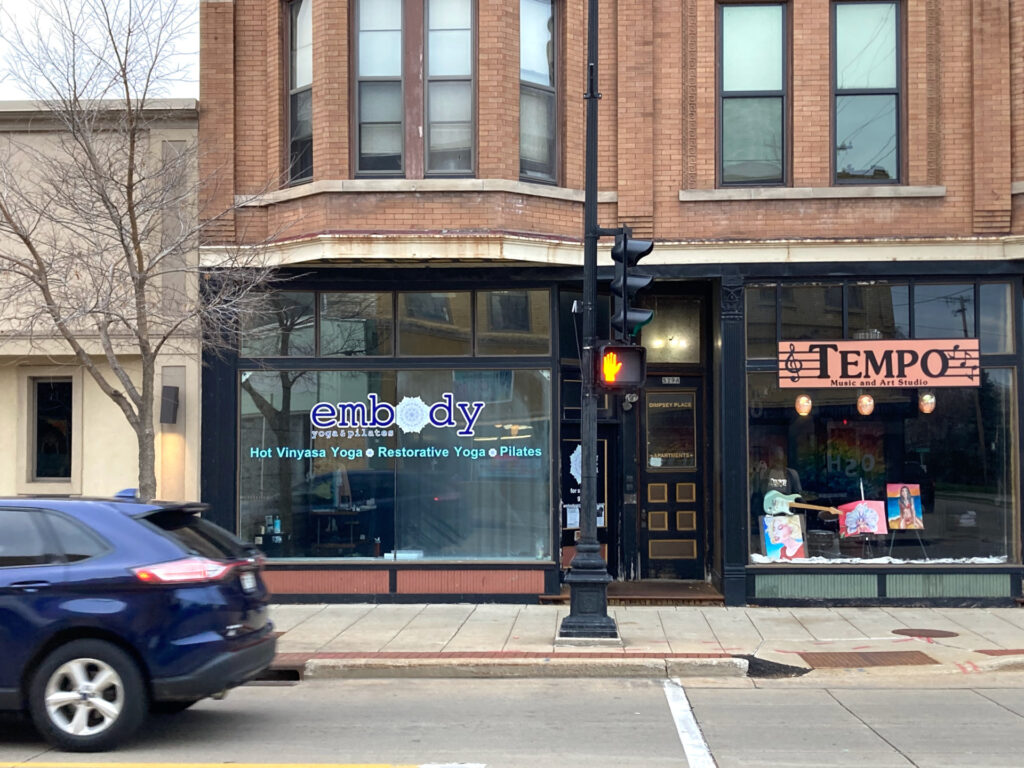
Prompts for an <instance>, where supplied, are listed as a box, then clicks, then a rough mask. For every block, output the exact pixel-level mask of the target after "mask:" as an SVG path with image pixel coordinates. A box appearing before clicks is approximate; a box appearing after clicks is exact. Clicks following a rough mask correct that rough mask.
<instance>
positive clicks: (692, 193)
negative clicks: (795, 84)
mask: <svg viewBox="0 0 1024 768" xmlns="http://www.w3.org/2000/svg"><path fill="white" fill-rule="evenodd" d="M945 195H946V188H945V186H940V185H935V186H900V185H896V184H885V185H877V186H867V185H865V186H848V187H847V186H843V187H729V188H727V189H681V190H679V201H680V202H682V203H707V202H725V201H732V200H850V199H856V200H871V199H875V198H884V199H891V198H899V197H945Z"/></svg>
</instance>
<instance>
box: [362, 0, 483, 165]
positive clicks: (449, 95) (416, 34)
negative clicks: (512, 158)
mask: <svg viewBox="0 0 1024 768" xmlns="http://www.w3.org/2000/svg"><path fill="white" fill-rule="evenodd" d="M356 30H357V34H356V46H357V56H356V69H357V72H356V76H357V80H356V82H357V84H356V100H357V106H356V110H355V111H356V115H357V118H356V119H357V132H358V139H357V142H356V144H357V149H356V153H357V158H356V170H357V172H358V173H360V174H363V175H371V174H372V175H388V176H401V175H405V176H406V177H408V178H417V177H420V176H423V175H437V176H464V175H469V174H472V173H473V167H474V148H475V147H474V145H475V142H474V136H475V134H476V127H475V123H474V119H473V115H474V99H473V86H474V81H473V77H474V45H473V3H472V0H425V2H424V0H406V2H403V0H359V3H358V6H357V13H356Z"/></svg>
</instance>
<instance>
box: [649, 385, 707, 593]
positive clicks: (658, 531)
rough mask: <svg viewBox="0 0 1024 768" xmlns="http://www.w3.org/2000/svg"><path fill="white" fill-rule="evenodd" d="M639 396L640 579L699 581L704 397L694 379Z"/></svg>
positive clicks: (651, 387) (655, 387)
mask: <svg viewBox="0 0 1024 768" xmlns="http://www.w3.org/2000/svg"><path fill="white" fill-rule="evenodd" d="M676 381H678V382H679V384H678V385H673V386H671V387H663V386H658V385H657V384H656V383H655V381H654V379H653V377H652V380H651V381H649V382H648V387H647V388H646V390H645V393H644V399H643V406H644V410H643V413H644V419H643V424H642V429H643V435H644V439H643V440H642V445H643V448H644V455H643V470H642V472H641V491H640V499H639V502H640V523H639V524H640V532H639V544H640V563H641V578H645V579H659V578H660V579H703V578H704V575H705V574H704V529H705V525H704V521H705V519H706V514H705V510H704V506H703V503H704V489H703V464H702V462H704V461H706V459H707V457H705V456H702V455H701V453H702V451H701V444H702V440H701V435H702V434H703V430H702V423H703V397H702V394H703V392H702V386H701V382H700V380H699V379H676Z"/></svg>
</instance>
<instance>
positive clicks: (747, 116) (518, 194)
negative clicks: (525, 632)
mask: <svg viewBox="0 0 1024 768" xmlns="http://www.w3.org/2000/svg"><path fill="white" fill-rule="evenodd" d="M201 7H202V11H201V13H202V16H201V24H202V35H201V46H202V47H201V61H202V65H201V99H200V102H201V108H200V139H201V142H202V145H203V147H204V153H203V158H202V168H201V170H202V172H203V173H204V174H205V175H206V176H207V177H209V178H210V179H211V180H212V181H213V183H211V184H210V194H209V197H208V199H207V201H206V205H207V210H208V211H209V212H210V213H211V215H212V213H213V212H216V211H219V210H222V209H226V208H228V207H229V206H231V205H232V204H235V203H237V204H238V206H239V207H238V208H237V209H236V210H235V212H234V213H233V214H232V215H231V216H224V217H220V218H217V219H216V220H215V221H211V224H210V226H209V233H208V246H207V247H206V250H205V253H206V254H207V255H208V257H209V258H210V259H214V258H215V257H216V251H217V246H218V244H222V243H226V242H231V243H234V242H250V243H253V244H258V243H266V242H269V243H270V244H271V245H270V253H271V256H272V259H273V260H274V262H275V263H277V264H280V265H281V266H282V268H283V272H282V274H283V275H285V276H286V277H288V278H289V279H288V281H287V282H285V283H283V284H282V285H281V289H280V292H279V295H278V296H276V297H275V301H276V304H275V306H274V309H273V311H268V313H267V314H266V315H265V316H262V317H258V318H248V319H246V321H245V323H244V327H243V328H242V333H241V337H240V338H241V341H240V345H241V346H240V349H239V355H238V357H237V359H232V360H222V359H219V360H217V361H211V364H210V366H209V367H208V369H207V372H206V374H205V378H204V416H203V441H204V453H203V455H204V459H203V467H204V479H203V487H204V497H205V498H206V500H208V501H213V502H215V503H216V506H217V508H218V509H219V510H220V512H219V514H220V515H221V516H222V519H221V520H220V521H221V522H223V523H225V524H227V525H229V526H233V527H235V528H236V529H237V530H238V532H239V533H240V535H242V536H243V537H246V538H249V539H252V540H255V541H258V542H260V544H261V545H262V546H263V547H264V549H265V550H266V551H267V553H268V554H269V555H270V556H271V557H272V566H271V570H270V571H269V577H270V582H271V584H272V585H273V587H274V588H275V590H276V592H277V593H278V594H279V595H288V594H290V595H294V596H295V599H302V596H310V595H315V596H317V599H337V600H344V599H368V598H370V599H380V600H385V599H392V600H402V599H406V600H420V599H425V597H428V596H429V597H430V598H431V599H443V598H447V599H459V598H464V597H467V596H468V597H469V598H470V599H522V600H527V599H533V598H534V596H535V595H537V594H538V593H545V592H546V593H554V592H557V591H558V585H559V573H560V569H561V568H562V567H564V566H565V565H566V564H567V563H568V562H569V560H570V559H571V556H572V552H573V542H574V540H575V533H574V531H575V528H576V526H578V507H577V506H576V501H577V500H578V496H577V494H578V482H579V480H578V477H579V470H578V462H577V463H576V464H574V457H575V456H577V455H578V454H577V453H576V452H575V451H576V447H577V446H578V438H579V386H578V382H579V354H578V347H577V341H576V339H577V326H576V318H575V316H574V315H573V313H572V304H573V300H574V299H577V298H579V296H580V293H581V283H580V278H581V270H580V265H581V263H582V228H583V191H582V190H583V187H584V142H585V135H584V134H585V131H584V118H585V106H584V101H583V99H582V98H581V95H582V93H583V91H584V89H585V62H586V56H585V49H586V12H587V4H586V2H585V0H501V1H498V0H292V2H282V0H203V2H202V3H201ZM600 12H601V22H600V25H601V27H600V38H599V39H600V52H601V54H600V67H599V90H600V92H601V94H602V99H601V101H600V107H599V114H600V131H599V150H598V154H599V178H598V188H599V193H598V201H599V214H598V217H599V221H600V223H601V225H602V226H605V227H612V226H617V225H619V224H629V225H630V226H632V227H633V230H634V233H635V234H636V235H637V236H640V237H650V238H652V239H653V240H654V241H655V243H656V246H655V249H654V251H653V253H652V254H651V255H650V256H648V257H647V258H645V259H644V261H643V264H642V266H643V267H644V268H645V270H646V271H647V272H648V273H650V274H653V275H655V276H656V279H655V281H654V282H653V284H652V285H651V287H650V288H649V289H648V290H647V291H646V292H645V293H644V294H643V301H644V302H645V303H646V305H647V306H649V307H650V308H652V309H654V310H655V314H654V320H653V322H652V323H651V324H650V325H648V326H646V327H645V328H644V329H643V330H642V334H641V340H642V343H643V344H644V345H645V346H646V347H647V349H648V369H649V371H648V373H649V377H648V385H647V387H646V388H645V389H644V390H643V392H641V393H640V396H639V399H638V400H637V401H636V402H635V403H627V402H625V401H624V400H623V399H622V398H618V397H608V398H606V399H605V400H604V402H603V404H602V407H601V409H600V411H599V420H600V424H599V441H600V446H599V473H600V482H599V486H600V487H599V491H598V494H599V502H600V503H601V507H600V519H599V539H600V540H601V541H602V542H603V543H604V544H606V545H607V546H606V553H607V559H608V563H609V570H610V571H611V573H612V574H613V576H615V577H616V578H617V579H620V580H627V581H635V580H646V579H687V580H698V581H707V582H708V583H710V584H711V585H712V586H714V587H715V588H716V589H718V590H720V591H721V592H722V594H723V595H724V597H725V600H726V602H727V603H733V604H739V603H743V602H747V601H751V602H761V603H765V602H772V601H776V602H785V601H803V600H819V599H829V600H834V601H849V602H878V601H883V602H884V601H900V600H903V601H919V600H935V601H941V600H949V601H956V600H971V601H977V600H993V601H1000V600H1002V601H1007V600H1010V599H1012V598H1013V597H1015V596H1019V595H1020V594H1021V526H1020V520H1021V514H1020V512H1021V478H1020V437H1019V435H1020V434H1022V430H1021V428H1020V427H1021V423H1020V418H1021V417H1020V414H1021V389H1022V386H1021V385H1022V382H1021V368H1022V363H1024V360H1022V358H1021V354H1022V342H1021V336H1022V327H1021V310H1022V306H1021V305H1022V302H1021V296H1022V276H1024V261H1022V258H1024V238H1022V236H1024V2H1021V0H976V1H975V2H973V3H972V2H966V0H952V1H947V2H942V3H940V2H938V0H895V1H891V2H889V1H885V2H881V1H879V2H874V1H872V2H852V1H830V0H789V1H788V2H744V1H741V2H729V1H723V2H715V1H714V0H679V1H678V2H676V1H673V2H668V1H667V0H618V1H617V2H614V3H602V4H601V9H600ZM609 246H610V243H608V242H603V243H602V246H601V251H600V255H599V259H600V264H601V265H602V266H601V288H600V290H601V293H602V295H603V296H604V298H603V299H602V302H601V308H600V312H599V318H600V319H599V326H600V327H601V328H602V330H599V334H601V335H603V334H605V333H607V329H608V315H609V311H608V307H609V302H608V299H607V295H608V294H607V286H608V281H609V280H610V278H611V275H612V269H611V261H610V258H609V251H608V248H609ZM821 342H828V343H827V344H825V345H822V343H821ZM960 374H966V375H960ZM798 409H799V410H798ZM904 486H906V489H907V490H906V493H902V494H901V491H902V489H903V488H904ZM901 497H902V501H903V502H904V503H908V504H909V507H912V509H911V510H910V511H909V512H907V514H906V516H904V517H901V516H900V514H899V510H900V501H901ZM907 499H909V502H908V501H907ZM791 503H792V505H790V504H791ZM766 513H784V514H766ZM922 526H923V527H922Z"/></svg>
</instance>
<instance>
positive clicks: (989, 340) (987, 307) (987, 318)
mask: <svg viewBox="0 0 1024 768" xmlns="http://www.w3.org/2000/svg"><path fill="white" fill-rule="evenodd" d="M980 291H981V298H980V305H979V307H978V309H979V310H980V311H981V329H980V330H981V351H982V352H984V353H985V354H993V355H999V354H1008V353H1010V352H1013V312H1011V311H1010V286H1009V285H1008V284H1007V283H986V284H984V285H982V286H981V288H980Z"/></svg>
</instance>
